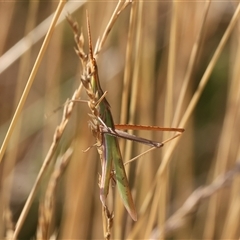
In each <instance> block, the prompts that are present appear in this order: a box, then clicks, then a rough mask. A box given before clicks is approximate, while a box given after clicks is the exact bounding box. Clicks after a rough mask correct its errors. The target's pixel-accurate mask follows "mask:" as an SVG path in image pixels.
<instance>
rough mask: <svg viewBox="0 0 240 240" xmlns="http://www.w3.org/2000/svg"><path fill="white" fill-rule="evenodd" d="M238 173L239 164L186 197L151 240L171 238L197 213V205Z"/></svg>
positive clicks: (239, 170)
mask: <svg viewBox="0 0 240 240" xmlns="http://www.w3.org/2000/svg"><path fill="white" fill-rule="evenodd" d="M239 172H240V164H239V163H238V164H236V166H235V167H234V168H233V169H232V170H230V171H228V172H226V173H225V174H222V175H221V176H218V177H217V179H216V180H215V181H213V183H211V184H210V185H208V186H205V187H199V188H198V189H196V190H195V191H194V192H193V193H192V194H191V196H189V197H188V199H187V200H186V201H185V203H184V204H183V206H182V207H181V208H180V209H178V210H177V211H176V212H175V213H174V214H173V215H172V216H171V217H170V218H169V219H168V220H167V221H166V223H165V224H164V226H163V227H162V228H161V230H160V231H158V232H157V233H155V234H154V236H153V238H152V239H159V238H162V237H171V236H172V234H173V232H174V231H176V230H178V229H179V228H182V227H183V226H184V225H185V224H186V221H188V220H189V217H191V216H192V215H193V214H194V213H195V212H196V211H197V208H198V207H199V204H200V203H201V202H202V201H203V200H205V199H207V198H210V197H211V196H212V195H213V194H215V193H216V192H217V191H219V190H221V189H222V188H224V187H226V186H228V184H229V183H230V182H232V181H233V179H234V177H236V175H237V174H239Z"/></svg>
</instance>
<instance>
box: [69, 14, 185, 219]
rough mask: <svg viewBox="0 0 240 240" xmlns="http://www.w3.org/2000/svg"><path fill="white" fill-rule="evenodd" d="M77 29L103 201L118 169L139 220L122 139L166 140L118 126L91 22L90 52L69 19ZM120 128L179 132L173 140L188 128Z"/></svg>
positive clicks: (130, 209)
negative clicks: (100, 71) (101, 74)
mask: <svg viewBox="0 0 240 240" xmlns="http://www.w3.org/2000/svg"><path fill="white" fill-rule="evenodd" d="M69 22H70V24H71V25H72V27H73V30H74V32H75V41H76V43H77V49H76V52H77V54H78V56H79V57H80V59H81V61H82V65H83V74H82V77H81V81H82V84H83V86H84V87H85V89H86V92H87V95H88V97H89V101H88V106H89V108H90V110H91V114H89V116H90V117H91V121H90V124H89V125H90V128H91V131H92V134H93V136H94V137H95V139H96V144H95V145H96V147H97V150H98V153H99V155H100V159H101V166H102V175H101V179H100V184H99V185H100V200H101V202H102V204H103V206H106V198H107V195H108V191H109V184H110V180H111V178H112V172H113V170H114V173H115V180H116V183H117V188H118V191H119V194H120V196H121V198H122V201H123V204H124V206H125V208H126V209H127V211H128V213H129V214H130V216H131V218H132V219H133V220H134V221H136V220H137V213H136V209H135V205H134V202H133V198H132V195H131V191H130V187H129V183H128V179H127V175H126V172H125V168H124V164H123V160H122V155H121V151H120V148H119V143H118V138H125V139H128V140H132V141H137V142H140V143H143V144H147V145H149V146H151V147H154V148H160V147H162V146H163V145H164V143H159V142H155V141H151V140H148V139H145V138H140V137H137V136H135V135H131V134H128V133H126V132H123V131H119V130H117V129H115V125H114V121H113V117H112V114H111V110H110V105H109V103H108V101H107V99H106V98H105V95H106V93H105V92H104V91H103V90H102V88H101V86H100V81H99V76H98V68H97V63H96V60H95V58H94V56H93V48H92V41H91V34H90V24H89V19H88V17H87V28H88V43H89V54H88V55H86V54H85V53H84V51H83V37H82V35H81V36H77V34H76V25H74V24H73V23H72V22H71V21H69ZM116 126H117V127H118V128H119V129H126V128H127V129H133V130H139V129H141V130H157V131H175V132H179V133H178V134H177V135H175V136H174V137H172V138H170V139H168V140H167V141H170V140H171V139H173V138H175V137H177V136H179V135H180V134H181V133H182V132H183V131H184V129H182V128H161V127H155V126H140V125H116Z"/></svg>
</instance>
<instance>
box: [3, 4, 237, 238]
mask: <svg viewBox="0 0 240 240" xmlns="http://www.w3.org/2000/svg"><path fill="white" fill-rule="evenodd" d="M82 3H83V5H82V6H81V7H79V3H77V2H71V1H70V2H69V4H71V6H72V8H73V9H74V11H73V13H72V16H73V18H74V19H75V20H76V21H77V22H78V24H79V26H80V27H82V29H83V32H84V36H85V40H86V39H87V38H86V14H85V11H86V9H87V10H88V11H89V16H90V23H91V32H92V40H93V44H94V45H95V43H96V41H97V39H98V37H99V36H101V35H102V34H103V32H104V29H105V28H106V25H107V23H108V22H109V19H110V17H111V15H112V12H113V11H114V8H115V6H116V4H117V2H116V1H104V2H100V1H99V2H92V1H89V2H88V3H84V2H82ZM74 4H75V6H74ZM77 4H78V5H77ZM141 4H142V6H141ZM207 4H208V1H206V2H204V1H202V2H197V1H186V2H178V1H176V2H171V1H154V2H152V1H149V2H148V1H146V2H143V3H140V2H135V3H134V7H135V10H134V11H135V12H136V13H135V20H134V21H135V22H133V25H132V28H133V29H132V36H133V38H132V39H129V38H128V32H129V20H130V15H131V7H132V5H131V4H130V6H128V7H127V8H126V9H125V10H124V11H123V12H122V13H121V14H120V16H119V18H118V20H117V21H116V23H115V24H114V26H113V29H112V31H111V32H110V34H109V37H108V38H107V41H106V43H105V45H104V48H103V50H102V51H101V52H100V54H99V56H98V60H97V62H98V67H99V76H100V81H101V84H102V88H103V90H104V91H105V90H106V91H108V93H107V99H108V101H109V103H110V104H111V110H112V113H113V116H114V120H115V123H120V119H125V120H124V122H121V123H128V122H133V123H135V124H145V125H158V126H172V124H173V119H174V116H175V113H176V107H177V105H178V103H179V96H180V92H181V90H182V88H183V82H184V78H185V76H186V72H187V67H188V65H189V61H190V56H191V51H192V49H193V46H194V43H195V42H196V39H197V35H198V33H199V31H200V27H201V25H202V23H203V20H204V14H206V6H207ZM57 5H58V2H56V1H48V2H46V1H20V2H18V1H11V2H0V22H1V36H0V56H1V58H3V56H4V54H5V53H6V52H7V51H8V50H9V49H10V48H12V47H13V46H14V45H15V44H16V43H18V42H19V41H20V40H21V39H22V38H23V37H24V36H26V35H27V34H28V33H29V32H30V31H31V30H33V29H35V28H36V27H37V26H38V25H39V24H40V23H41V22H42V21H44V20H45V19H46V18H47V17H49V15H50V14H52V13H53V12H54V11H55V10H56V7H57ZM236 8H237V3H236V2H235V1H228V2H227V1H226V2H218V1H212V2H211V3H210V5H209V9H208V11H207V15H206V19H205V24H204V25H203V31H202V32H201V35H200V36H201V37H200V39H201V41H200V46H199V51H198V52H197V55H196V61H195V63H194V66H193V70H192V73H191V76H190V80H189V84H188V86H187V89H186V92H185V94H184V101H183V106H182V108H181V111H180V115H179V116H180V117H179V119H177V120H175V121H174V126H173V127H183V126H179V122H180V120H181V118H182V117H183V115H184V113H185V111H186V109H187V106H188V104H189V102H190V100H191V98H192V96H193V95H194V93H196V90H197V87H198V84H199V82H200V79H201V78H202V76H203V74H204V72H205V70H206V68H207V67H208V65H209V62H210V60H211V58H212V56H213V54H214V52H215V50H216V48H217V46H218V44H219V42H220V41H221V39H222V37H223V34H224V32H225V31H226V29H227V28H228V25H229V23H230V20H231V18H232V16H233V14H234V12H235V10H236ZM67 12H68V11H67V8H66V9H64V11H63V15H66V14H67ZM138 34H139V35H138ZM239 40H240V39H239V21H237V22H236V25H235V27H234V29H233V31H232V33H231V35H230V38H229V39H228V41H227V43H226V45H225V47H224V48H223V50H222V52H221V55H220V57H219V59H218V61H217V63H216V65H215V67H214V69H213V71H212V73H211V75H210V78H209V81H208V83H207V85H206V87H205V89H204V91H203V93H202V94H201V97H200V99H199V101H198V103H197V105H196V108H195V109H194V111H193V114H192V115H191V117H190V119H189V120H188V121H187V124H186V125H185V126H184V128H185V130H186V131H185V133H184V134H183V135H182V136H181V137H180V139H179V142H178V145H177V147H176V148H174V151H173V154H172V156H171V157H170V161H169V164H167V168H166V169H165V171H164V172H163V174H161V176H160V177H159V174H157V170H158V168H159V167H160V165H161V161H162V159H163V158H164V154H165V153H166V152H167V151H168V147H169V145H170V144H166V146H164V148H163V149H159V150H155V151H154V152H151V153H149V154H148V155H145V156H144V157H142V158H140V159H139V160H138V161H136V162H134V163H132V164H131V165H130V166H127V167H126V168H127V171H128V172H129V173H130V175H129V181H130V184H131V186H132V194H133V197H134V201H135V203H136V208H137V211H138V221H137V222H136V223H133V222H132V221H131V219H130V217H129V216H128V215H127V212H126V210H125V209H124V207H123V204H122V203H121V201H120V200H119V199H118V195H117V194H116V196H115V197H116V198H117V200H116V201H115V204H114V213H115V218H114V222H113V230H112V238H113V239H120V238H122V239H123V238H124V239H126V238H134V239H149V238H151V239H154V238H155V236H158V230H159V229H160V228H161V226H162V224H163V223H164V222H165V221H166V220H167V219H168V218H169V216H171V215H172V214H173V213H174V212H175V211H176V210H177V209H178V208H179V207H180V206H181V205H182V204H183V203H184V201H185V200H186V199H187V197H188V196H189V195H190V194H191V193H192V192H193V191H194V190H195V189H196V188H197V187H199V186H201V185H207V184H210V183H211V182H212V181H213V180H214V179H216V177H217V176H219V175H220V174H221V173H224V172H226V171H227V170H229V169H231V168H232V167H233V166H234V164H235V162H237V160H238V159H239V154H240V151H239V132H240V128H239V123H240V121H239V117H240V116H239V114H240V112H239V96H240V95H239V93H240V92H239V90H240V88H239V87H240V81H239V74H240V73H239V56H240V54H239V49H240V48H239ZM42 41H43V38H40V40H39V41H38V42H37V43H36V44H33V45H32V46H31V40H30V41H29V43H28V44H29V45H30V46H31V47H30V49H29V50H28V51H26V52H25V53H24V54H21V57H20V58H19V59H17V60H16V61H15V62H13V63H12V64H11V65H9V66H8V67H7V68H6V69H4V70H2V71H1V72H0V85H1V87H0V91H1V93H0V108H1V117H0V124H1V125H0V138H1V142H2V141H3V139H4V136H5V134H6V131H7V128H8V126H9V123H10V120H11V118H12V116H13V113H14V111H15V109H16V105H17V103H18V101H19V99H20V96H21V93H22V91H23V89H24V86H25V84H26V81H27V78H28V76H29V74H30V71H31V68H32V66H33V64H34V61H35V59H36V56H37V54H38V51H39V49H40V46H41V44H42ZM138 44H139V46H138ZM74 46H75V43H74V38H73V33H72V30H71V28H70V26H69V24H68V23H67V21H66V20H65V19H64V20H63V21H62V22H61V23H60V24H59V25H58V26H57V27H56V29H55V31H54V34H53V36H52V39H51V41H50V44H49V46H48V49H47V52H46V54H45V56H44V59H43V61H42V63H41V66H40V69H39V71H38V73H37V76H36V78H35V81H34V84H33V86H32V89H31V91H30V94H29V96H28V99H27V102H26V104H25V107H24V111H23V113H22V115H21V119H19V121H18V125H17V127H16V129H15V131H14V134H13V136H12V138H11V142H10V144H9V146H8V149H7V152H6V154H5V156H4V159H3V161H2V163H1V165H0V215H1V219H0V239H4V238H5V237H6V234H11V229H13V228H14V226H13V225H14V223H16V221H17V218H18V217H19V214H20V212H21V209H22V207H23V204H24V202H25V201H26V198H27V196H28V194H29V191H30V189H31V187H32V185H33V183H34V181H35V179H36V176H37V173H38V171H39V169H40V166H41V163H42V161H43V159H44V158H45V156H46V153H47V151H48V149H49V146H50V144H51V142H52V139H53V134H54V130H55V128H56V126H57V125H58V124H59V122H60V119H61V116H62V110H59V111H57V112H54V110H55V109H56V108H58V107H59V106H62V104H63V103H64V102H65V101H66V99H67V98H70V97H71V96H72V94H73V92H74V90H75V89H76V88H77V87H78V85H79V84H80V74H81V69H80V62H79V59H78V57H77V56H76V54H75V52H74ZM129 46H131V52H130V55H129V56H130V57H129V59H128V61H127V60H126V48H127V47H129ZM87 51H88V49H87V48H86V52H87ZM13 57H14V56H13ZM126 68H127V69H128V71H129V82H127V83H124V82H123V80H124V76H125V77H126V72H124V71H126ZM0 69H1V67H0ZM125 79H126V78H125ZM133 81H136V82H135V83H133ZM128 88H129V89H130V90H129V94H127V101H126V102H125V105H123V102H122V98H123V95H124V94H125V91H126V89H128ZM82 99H87V96H86V94H85V93H84V91H83V92H82ZM133 102H135V104H136V110H135V111H133V110H132V108H134V107H133V106H132V103H133ZM124 106H125V107H124ZM88 112H89V110H88V106H87V104H82V103H79V104H76V106H75V108H74V111H73V114H72V116H71V118H70V121H69V123H68V126H67V128H66V130H65V132H64V135H63V137H62V139H61V141H60V143H59V145H58V149H57V151H56V153H55V159H56V158H57V157H58V156H59V155H61V154H63V153H64V152H65V151H66V149H67V148H68V147H70V146H71V147H72V148H73V151H74V152H73V155H72V157H71V159H70V162H69V164H68V167H67V169H66V171H65V172H64V173H63V174H62V177H61V181H60V182H59V183H58V184H59V186H58V188H59V189H58V191H57V196H56V211H55V214H54V215H55V217H56V221H55V223H54V224H53V226H52V231H51V232H54V231H55V230H56V229H58V238H62V239H100V238H103V233H102V217H101V203H100V201H99V188H98V173H100V161H99V156H98V154H97V151H96V149H94V148H92V149H91V150H89V151H88V152H86V153H83V152H82V150H85V149H86V148H88V147H89V146H91V145H93V144H94V138H93V137H92V135H91V132H90V129H89V128H88V120H89V117H88V115H87V113H88ZM124 116H125V117H124ZM135 134H137V135H139V136H144V137H147V138H150V139H154V140H158V141H162V140H164V139H166V138H167V137H168V135H166V134H162V133H155V132H154V133H151V132H147V133H146V132H144V133H142V132H136V133H135ZM173 141H176V140H173ZM120 144H121V146H122V149H123V157H124V161H127V160H129V159H130V158H131V157H134V156H136V155H137V154H139V153H141V152H143V151H144V150H146V149H147V148H146V147H145V146H141V145H139V144H137V143H134V144H133V146H132V147H133V148H132V149H131V151H130V154H127V153H125V151H124V149H128V146H126V145H125V144H126V142H125V140H120ZM51 172H52V167H51V168H50V169H49V170H48V172H46V174H45V178H44V181H43V182H42V185H41V189H40V190H39V192H38V195H37V197H36V199H35V201H34V204H33V208H32V209H31V211H30V214H29V216H28V218H27V220H26V222H25V225H24V227H23V229H22V231H21V234H20V235H19V238H21V239H31V238H32V237H33V235H34V232H35V231H36V228H37V225H38V224H37V222H38V203H39V202H41V201H43V199H44V193H45V189H46V185H47V182H48V179H49V175H50V174H51ZM154 182H155V183H157V184H156V185H153V184H154ZM238 186H239V177H236V178H235V179H234V181H233V183H232V184H230V185H229V186H228V188H225V189H223V190H221V191H219V192H218V193H217V194H215V195H213V196H212V197H211V198H210V199H207V200H205V201H204V202H202V204H201V205H199V208H198V209H197V210H196V212H195V213H194V214H193V216H192V217H191V218H190V220H189V221H188V222H187V223H186V224H185V226H184V227H183V228H181V229H178V230H176V231H174V232H173V233H172V234H171V237H172V238H173V239H186V238H189V239H190V238H192V239H218V238H219V239H220V238H222V239H223V238H225V239H238V238H239V235H240V228H239V224H237V223H239V221H240V219H239V217H240V200H239V187H238ZM149 192H151V193H152V195H148V194H149ZM149 196H150V198H149V199H150V200H149V203H148V204H147V205H146V197H149ZM9 214H10V215H11V217H9ZM10 219H11V221H10ZM12 224H13V225H12ZM55 226H57V228H56V227H55ZM157 238H158V237H157Z"/></svg>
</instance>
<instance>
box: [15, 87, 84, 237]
mask: <svg viewBox="0 0 240 240" xmlns="http://www.w3.org/2000/svg"><path fill="white" fill-rule="evenodd" d="M81 90H82V84H80V85H79V88H78V89H77V90H76V91H75V92H74V94H73V96H72V99H71V100H72V101H69V100H67V102H66V104H65V107H64V110H63V117H62V121H61V123H60V124H59V126H57V128H56V130H55V133H54V136H53V142H52V144H51V146H50V148H49V151H48V153H47V156H46V158H45V159H44V162H43V165H42V167H41V169H40V171H39V173H38V176H37V179H36V181H35V183H34V185H33V188H32V190H31V192H30V194H29V196H28V199H27V201H26V203H25V205H24V208H23V210H22V213H21V215H20V217H19V219H18V222H17V225H16V229H15V232H14V236H13V239H15V238H16V237H17V235H18V233H19V231H20V229H21V227H22V225H23V222H24V220H25V218H26V216H27V213H28V211H29V209H30V206H31V204H32V201H33V198H34V196H35V194H36V192H37V189H38V187H39V185H40V183H41V180H42V177H43V174H44V172H45V171H46V169H47V167H48V166H49V164H50V162H51V160H52V157H53V154H54V153H55V150H56V148H57V146H58V143H59V141H60V139H61V137H62V134H63V132H64V130H65V128H66V126H67V123H68V121H69V119H70V116H71V113H72V111H73V107H74V105H75V101H76V100H78V99H79V97H80V93H81Z"/></svg>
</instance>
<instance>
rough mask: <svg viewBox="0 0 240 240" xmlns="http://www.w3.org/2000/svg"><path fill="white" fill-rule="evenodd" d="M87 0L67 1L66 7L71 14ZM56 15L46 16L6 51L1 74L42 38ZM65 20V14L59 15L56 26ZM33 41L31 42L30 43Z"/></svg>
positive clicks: (0, 62)
mask: <svg viewBox="0 0 240 240" xmlns="http://www.w3.org/2000/svg"><path fill="white" fill-rule="evenodd" d="M84 3H85V1H81V2H74V3H73V2H67V3H66V5H65V8H66V10H67V12H68V13H69V14H71V13H73V12H75V11H76V10H77V9H78V8H80V7H81V6H82V5H83V4H84ZM53 17H54V14H52V15H50V16H49V17H48V18H46V19H45V20H44V21H43V22H42V23H40V24H39V25H38V26H37V27H36V28H35V29H34V30H32V31H31V32H30V33H28V34H27V35H26V36H25V37H24V38H23V39H21V40H20V41H19V42H17V43H16V44H15V45H14V46H13V47H11V48H10V49H9V50H8V51H7V52H5V53H4V54H3V55H2V56H1V58H0V74H1V73H3V72H4V71H5V70H6V69H7V68H9V67H10V66H11V65H12V64H13V63H14V62H15V61H17V59H18V58H20V57H21V56H22V55H23V54H24V53H25V52H27V51H28V50H29V49H30V48H31V47H32V46H33V45H34V44H35V43H37V42H38V41H39V40H40V39H42V38H43V37H44V36H45V34H46V33H47V31H48V29H49V25H50V23H51V21H52V19H53ZM63 21H65V15H64V14H62V15H60V16H59V19H58V21H57V23H56V26H57V25H58V24H60V23H61V22H63ZM29 43H31V44H29Z"/></svg>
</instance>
